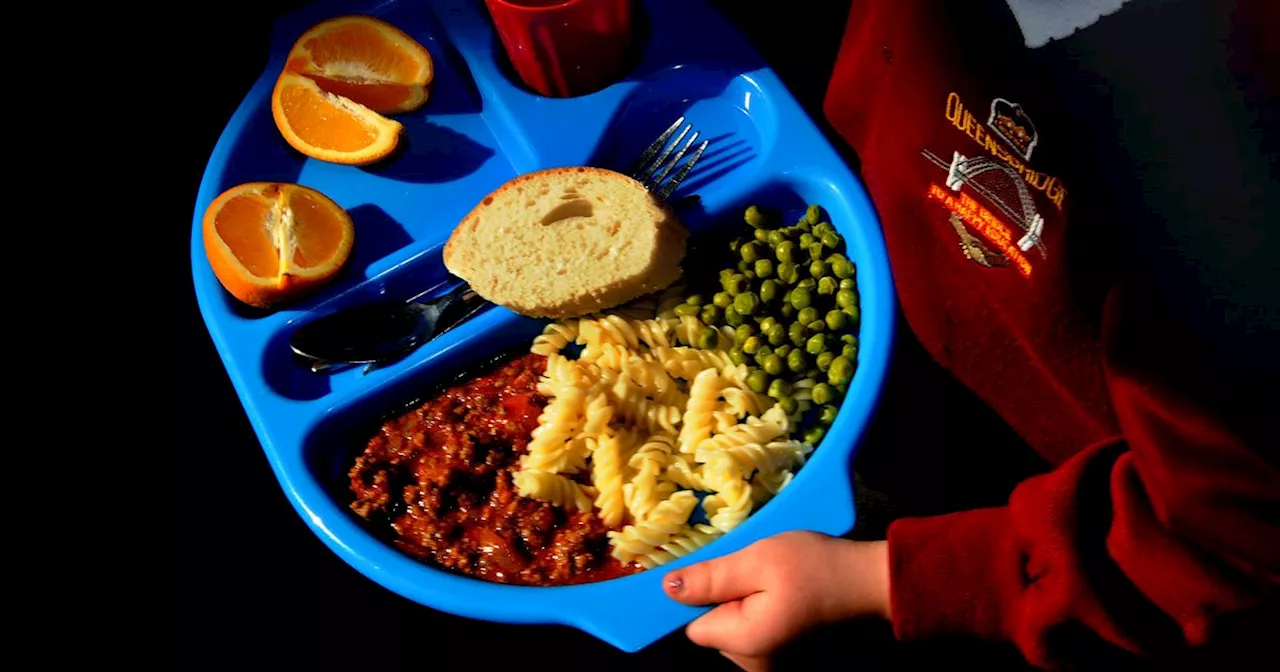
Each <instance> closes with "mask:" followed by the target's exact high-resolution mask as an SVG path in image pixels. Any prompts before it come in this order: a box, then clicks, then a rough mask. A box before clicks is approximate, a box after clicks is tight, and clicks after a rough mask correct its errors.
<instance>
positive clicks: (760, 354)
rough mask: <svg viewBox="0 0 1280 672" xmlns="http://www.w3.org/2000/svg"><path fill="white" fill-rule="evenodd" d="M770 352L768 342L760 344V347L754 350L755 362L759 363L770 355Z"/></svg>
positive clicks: (771, 350)
mask: <svg viewBox="0 0 1280 672" xmlns="http://www.w3.org/2000/svg"><path fill="white" fill-rule="evenodd" d="M772 354H773V348H771V347H769V344H768V343H763V344H761V345H760V349H759V350H756V360H757V361H756V363H757V364H759V363H760V362H763V361H764V358H765V357H768V356H769V355H772Z"/></svg>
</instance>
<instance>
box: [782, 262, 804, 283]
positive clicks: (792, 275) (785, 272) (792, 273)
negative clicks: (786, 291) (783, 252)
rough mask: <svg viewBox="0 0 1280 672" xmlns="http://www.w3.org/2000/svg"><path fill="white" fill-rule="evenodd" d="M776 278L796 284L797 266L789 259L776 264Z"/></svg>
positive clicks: (798, 273) (798, 274)
mask: <svg viewBox="0 0 1280 672" xmlns="http://www.w3.org/2000/svg"><path fill="white" fill-rule="evenodd" d="M778 279H779V280H781V281H783V282H785V283H787V284H788V285H794V284H796V281H797V280H799V279H800V269H799V267H797V266H796V265H795V264H793V263H791V262H789V261H788V262H784V263H781V264H778Z"/></svg>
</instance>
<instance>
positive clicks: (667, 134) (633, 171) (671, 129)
mask: <svg viewBox="0 0 1280 672" xmlns="http://www.w3.org/2000/svg"><path fill="white" fill-rule="evenodd" d="M683 123H684V116H683V115H681V116H680V118H679V119H676V121H675V123H674V124H671V125H670V126H668V127H667V130H665V131H663V132H662V135H659V136H658V139H657V140H654V141H653V142H652V143H650V144H649V146H648V147H646V148H645V150H644V153H643V154H641V155H640V158H639V159H637V160H636V162H635V164H634V165H632V166H631V168H630V169H629V170H628V171H627V173H628V174H629V175H631V177H633V178H635V179H637V180H638V179H640V176H641V175H643V174H644V173H643V170H642V169H643V168H644V167H645V166H646V165H648V163H649V160H650V159H652V158H653V157H654V155H655V154H657V153H658V151H659V150H661V149H662V148H663V147H664V146H666V144H667V140H668V139H670V138H671V134H672V133H675V132H676V129H677V128H680V124H683Z"/></svg>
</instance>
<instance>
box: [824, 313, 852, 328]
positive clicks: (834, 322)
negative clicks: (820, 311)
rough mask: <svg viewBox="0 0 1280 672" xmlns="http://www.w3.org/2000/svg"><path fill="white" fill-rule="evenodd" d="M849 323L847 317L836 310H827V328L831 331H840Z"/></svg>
mask: <svg viewBox="0 0 1280 672" xmlns="http://www.w3.org/2000/svg"><path fill="white" fill-rule="evenodd" d="M848 325H849V317H848V316H847V315H845V314H844V313H842V312H840V311H838V310H828V311H827V328H828V329H830V330H831V331H840V330H841V329H844V328H845V327H846V326H848Z"/></svg>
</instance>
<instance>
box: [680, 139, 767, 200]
mask: <svg viewBox="0 0 1280 672" xmlns="http://www.w3.org/2000/svg"><path fill="white" fill-rule="evenodd" d="M756 156H757V153H756V150H755V148H754V147H752V146H751V145H749V144H748V143H747V141H746V140H743V139H742V138H736V139H733V140H731V141H729V142H724V143H722V144H717V143H716V141H715V140H714V139H712V140H711V143H710V144H708V145H707V151H706V152H704V153H703V154H702V158H700V159H699V160H698V163H696V164H694V167H693V172H691V173H689V174H690V176H691V177H689V178H688V179H686V180H685V181H684V183H683V184H682V185H681V188H682V189H684V191H685V192H686V193H691V194H692V193H697V191H698V190H699V189H702V188H703V187H705V186H707V185H708V184H711V183H712V182H715V181H716V180H718V179H720V178H723V177H725V176H726V175H728V174H729V173H732V172H733V171H735V170H737V169H739V168H741V167H743V166H745V165H747V164H748V163H751V161H752V159H754V158H756Z"/></svg>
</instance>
